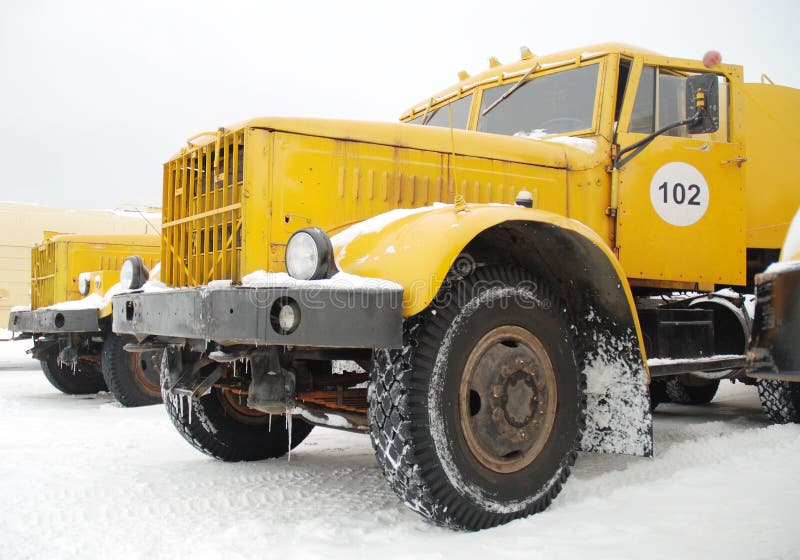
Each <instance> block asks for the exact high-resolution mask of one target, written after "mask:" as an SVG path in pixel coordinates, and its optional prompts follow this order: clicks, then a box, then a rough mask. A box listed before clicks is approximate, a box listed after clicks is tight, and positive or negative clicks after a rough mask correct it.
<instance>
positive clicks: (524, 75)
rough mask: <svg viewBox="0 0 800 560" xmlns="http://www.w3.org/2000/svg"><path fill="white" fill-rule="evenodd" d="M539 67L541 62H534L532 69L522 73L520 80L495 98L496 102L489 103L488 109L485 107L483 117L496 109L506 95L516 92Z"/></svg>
mask: <svg viewBox="0 0 800 560" xmlns="http://www.w3.org/2000/svg"><path fill="white" fill-rule="evenodd" d="M539 68H541V66H540V65H539V64H534V65H533V66H531V68H530V70H528V71H527V72H525V73H524V74H523V75H522V77H521V78H520V79H519V80H517V81H516V82H515V83H514V85H513V86H511V87H510V88H508V89H507V90H506V92H505V93H504V94H503V95H501V96H500V97H499V98H498V99H497V100H495V102H494V103H492V104H491V105H489V106H488V107H486V109H484V110H483V112H482V113H481V116H482V117H485V116H486V115H488V114H489V111H491V110H492V109H494V108H495V107H497V106H498V105H499V104H500V102H501V101H503V100H504V99H505V98H506V97H508V96H509V95H511V94H512V93H514V92H515V91H517V90H518V89H519V88H520V87H521V86H522V82H524V81H525V80H526V79H527V78H528V76H530V75H531V74H533V73H534V72H535V71H536V70H538V69H539Z"/></svg>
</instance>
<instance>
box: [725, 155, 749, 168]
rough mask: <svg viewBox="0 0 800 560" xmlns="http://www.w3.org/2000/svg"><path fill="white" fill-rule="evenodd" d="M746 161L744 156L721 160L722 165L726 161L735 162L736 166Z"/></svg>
mask: <svg viewBox="0 0 800 560" xmlns="http://www.w3.org/2000/svg"><path fill="white" fill-rule="evenodd" d="M746 161H747V158H746V157H735V158H733V159H726V160H725V161H723V162H722V165H725V164H726V163H735V164H736V165H737V166H738V167H741V166H742V164H743V163H744V162H746Z"/></svg>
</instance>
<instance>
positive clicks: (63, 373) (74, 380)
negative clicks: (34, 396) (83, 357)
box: [39, 354, 107, 395]
mask: <svg viewBox="0 0 800 560" xmlns="http://www.w3.org/2000/svg"><path fill="white" fill-rule="evenodd" d="M39 364H40V365H41V367H42V372H43V373H44V376H45V377H46V378H47V380H48V381H49V382H50V384H51V385H52V386H53V387H55V388H56V389H58V390H59V391H61V392H62V393H66V394H67V395H90V394H92V393H97V392H99V391H105V390H106V389H107V387H106V382H105V381H104V380H103V374H102V373H100V370H99V369H97V368H96V367H94V366H92V365H91V364H88V363H85V362H83V361H79V362H78V364H77V365H76V367H75V368H73V367H72V365H70V364H60V363H59V362H58V357H57V356H56V355H55V354H52V355H50V356H48V357H47V358H45V359H44V360H39Z"/></svg>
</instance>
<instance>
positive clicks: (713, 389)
mask: <svg viewBox="0 0 800 560" xmlns="http://www.w3.org/2000/svg"><path fill="white" fill-rule="evenodd" d="M717 389H719V379H713V380H710V381H707V382H705V381H703V382H701V381H698V382H696V383H692V384H691V385H690V384H688V383H684V382H683V381H681V380H680V379H679V378H677V377H671V378H669V379H668V380H667V381H666V383H665V390H666V394H667V402H671V403H675V404H708V403H710V402H711V401H712V400H713V399H714V395H716V394H717Z"/></svg>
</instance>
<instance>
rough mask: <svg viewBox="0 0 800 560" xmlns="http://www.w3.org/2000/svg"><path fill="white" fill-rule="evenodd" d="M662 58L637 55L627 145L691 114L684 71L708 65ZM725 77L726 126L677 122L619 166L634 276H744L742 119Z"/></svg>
mask: <svg viewBox="0 0 800 560" xmlns="http://www.w3.org/2000/svg"><path fill="white" fill-rule="evenodd" d="M659 62H660V61H658V60H657V59H652V60H648V59H647V58H645V59H639V60H638V61H637V62H636V63H635V64H634V66H633V68H632V72H631V82H630V83H631V84H632V85H635V86H636V87H628V88H627V94H626V99H625V104H624V107H623V111H622V115H621V117H620V122H619V123H618V129H619V130H618V131H617V142H618V144H619V146H620V148H625V147H626V146H629V145H631V144H633V143H635V142H637V141H639V140H642V139H643V138H645V137H646V136H647V135H648V134H650V133H652V132H653V131H654V130H658V129H660V128H662V127H664V126H666V125H668V124H671V123H674V122H678V121H681V120H684V119H685V118H686V114H687V109H686V95H685V88H686V79H687V77H688V76H689V75H691V74H692V73H696V72H698V71H700V70H704V69H703V68H702V67H699V68H698V67H697V66H699V65H697V64H693V63H691V62H689V61H682V65H681V66H673V65H667V64H659ZM687 66H689V67H688V68H687ZM691 66H694V68H692V67H691ZM718 81H719V90H720V103H719V105H720V126H719V130H717V131H716V132H714V133H711V134H699V135H690V134H689V133H688V131H687V127H685V126H683V127H680V128H677V129H673V130H671V131H669V132H668V133H666V134H663V135H661V136H659V137H657V138H655V140H653V141H652V143H651V144H649V145H648V146H647V147H645V148H644V149H643V150H642V151H641V152H639V153H638V154H637V155H636V156H635V157H633V158H632V159H630V160H629V161H628V162H627V163H626V164H625V165H624V166H623V167H622V168H621V169H620V170H619V205H618V208H617V216H616V228H617V233H616V246H617V250H618V254H619V259H620V262H621V264H622V266H623V268H624V269H625V272H626V274H627V275H628V278H630V279H632V284H634V285H636V284H639V285H651V286H664V287H669V286H673V287H682V288H686V287H689V286H688V284H693V285H694V286H693V288H695V289H713V285H714V284H744V283H745V276H746V275H745V270H746V252H745V211H744V210H745V208H744V200H745V197H744V177H743V175H744V170H743V169H742V165H743V163H744V157H743V156H744V146H743V143H742V141H741V138H738V137H737V133H736V131H737V130H740V129H741V126H739V127H738V128H737V125H740V124H741V123H736V122H732V118H731V114H732V111H730V97H731V96H730V88H729V85H728V83H727V81H726V80H725V78H724V77H722V76H720V77H719V78H718ZM691 111H693V109H690V112H691ZM745 164H746V163H745ZM635 279H640V281H639V282H637V281H636V280H635Z"/></svg>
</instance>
